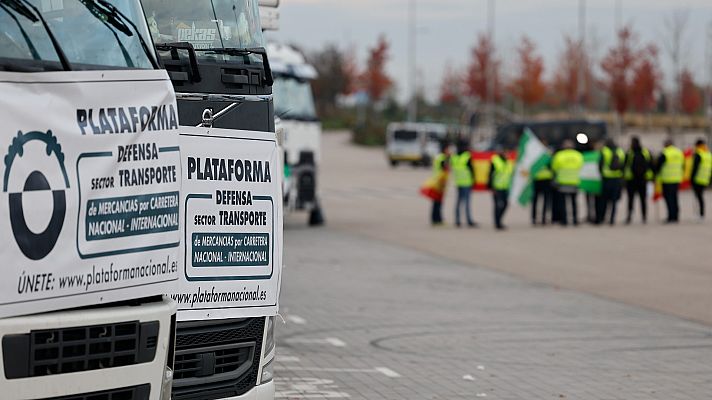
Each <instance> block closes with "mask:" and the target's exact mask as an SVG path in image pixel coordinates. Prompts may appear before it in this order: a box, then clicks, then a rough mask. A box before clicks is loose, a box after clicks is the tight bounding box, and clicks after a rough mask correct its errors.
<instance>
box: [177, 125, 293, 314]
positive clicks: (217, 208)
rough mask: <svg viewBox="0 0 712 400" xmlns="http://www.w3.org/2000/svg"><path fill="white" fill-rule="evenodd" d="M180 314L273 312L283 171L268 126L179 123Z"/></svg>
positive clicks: (279, 254)
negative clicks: (239, 127) (242, 127)
mask: <svg viewBox="0 0 712 400" xmlns="http://www.w3.org/2000/svg"><path fill="white" fill-rule="evenodd" d="M180 147H181V157H182V163H183V172H184V174H183V192H182V193H183V194H182V199H181V205H182V207H183V211H182V214H181V224H182V225H181V232H183V238H182V241H181V251H180V253H181V254H180V255H181V263H180V275H181V280H180V283H179V291H178V292H177V293H172V294H171V297H172V298H173V299H175V300H176V302H177V303H178V319H179V320H198V319H210V318H215V319H224V318H241V317H254V316H261V315H274V314H276V313H277V309H278V297H279V284H280V275H281V271H282V268H281V267H282V194H281V190H282V188H281V182H282V175H281V174H282V171H281V168H280V165H281V164H280V161H279V155H280V153H279V148H278V146H277V142H276V137H275V134H274V133H271V132H249V131H238V130H227V129H212V128H210V129H208V128H188V127H180Z"/></svg>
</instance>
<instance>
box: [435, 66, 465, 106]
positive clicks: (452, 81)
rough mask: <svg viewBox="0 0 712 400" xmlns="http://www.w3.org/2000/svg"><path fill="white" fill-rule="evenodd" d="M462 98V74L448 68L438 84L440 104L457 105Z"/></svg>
mask: <svg viewBox="0 0 712 400" xmlns="http://www.w3.org/2000/svg"><path fill="white" fill-rule="evenodd" d="M461 96H462V74H460V73H459V72H458V71H456V70H454V69H453V68H452V67H450V66H448V67H446V68H445V73H444V74H443V80H442V82H441V83H440V103H441V104H457V103H459V102H460V97H461Z"/></svg>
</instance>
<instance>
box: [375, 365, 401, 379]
mask: <svg viewBox="0 0 712 400" xmlns="http://www.w3.org/2000/svg"><path fill="white" fill-rule="evenodd" d="M376 371H378V372H380V373H382V374H383V375H385V376H387V377H389V378H400V377H401V375H400V374H399V373H397V372H396V371H394V370H392V369H390V368H386V367H376Z"/></svg>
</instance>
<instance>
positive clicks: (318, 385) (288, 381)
mask: <svg viewBox="0 0 712 400" xmlns="http://www.w3.org/2000/svg"><path fill="white" fill-rule="evenodd" d="M274 381H275V384H276V386H277V391H276V393H275V396H274V397H275V398H276V399H293V398H298V399H346V398H349V397H351V396H350V395H349V394H348V393H345V392H340V391H338V390H339V386H338V385H336V384H334V381H332V380H329V379H320V378H275V380H274Z"/></svg>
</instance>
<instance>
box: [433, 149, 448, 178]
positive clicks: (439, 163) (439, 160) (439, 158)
mask: <svg viewBox="0 0 712 400" xmlns="http://www.w3.org/2000/svg"><path fill="white" fill-rule="evenodd" d="M445 160H447V155H446V154H445V153H439V154H438V155H436V156H435V158H434V159H433V176H440V174H442V172H443V165H444V163H443V161H445Z"/></svg>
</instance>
